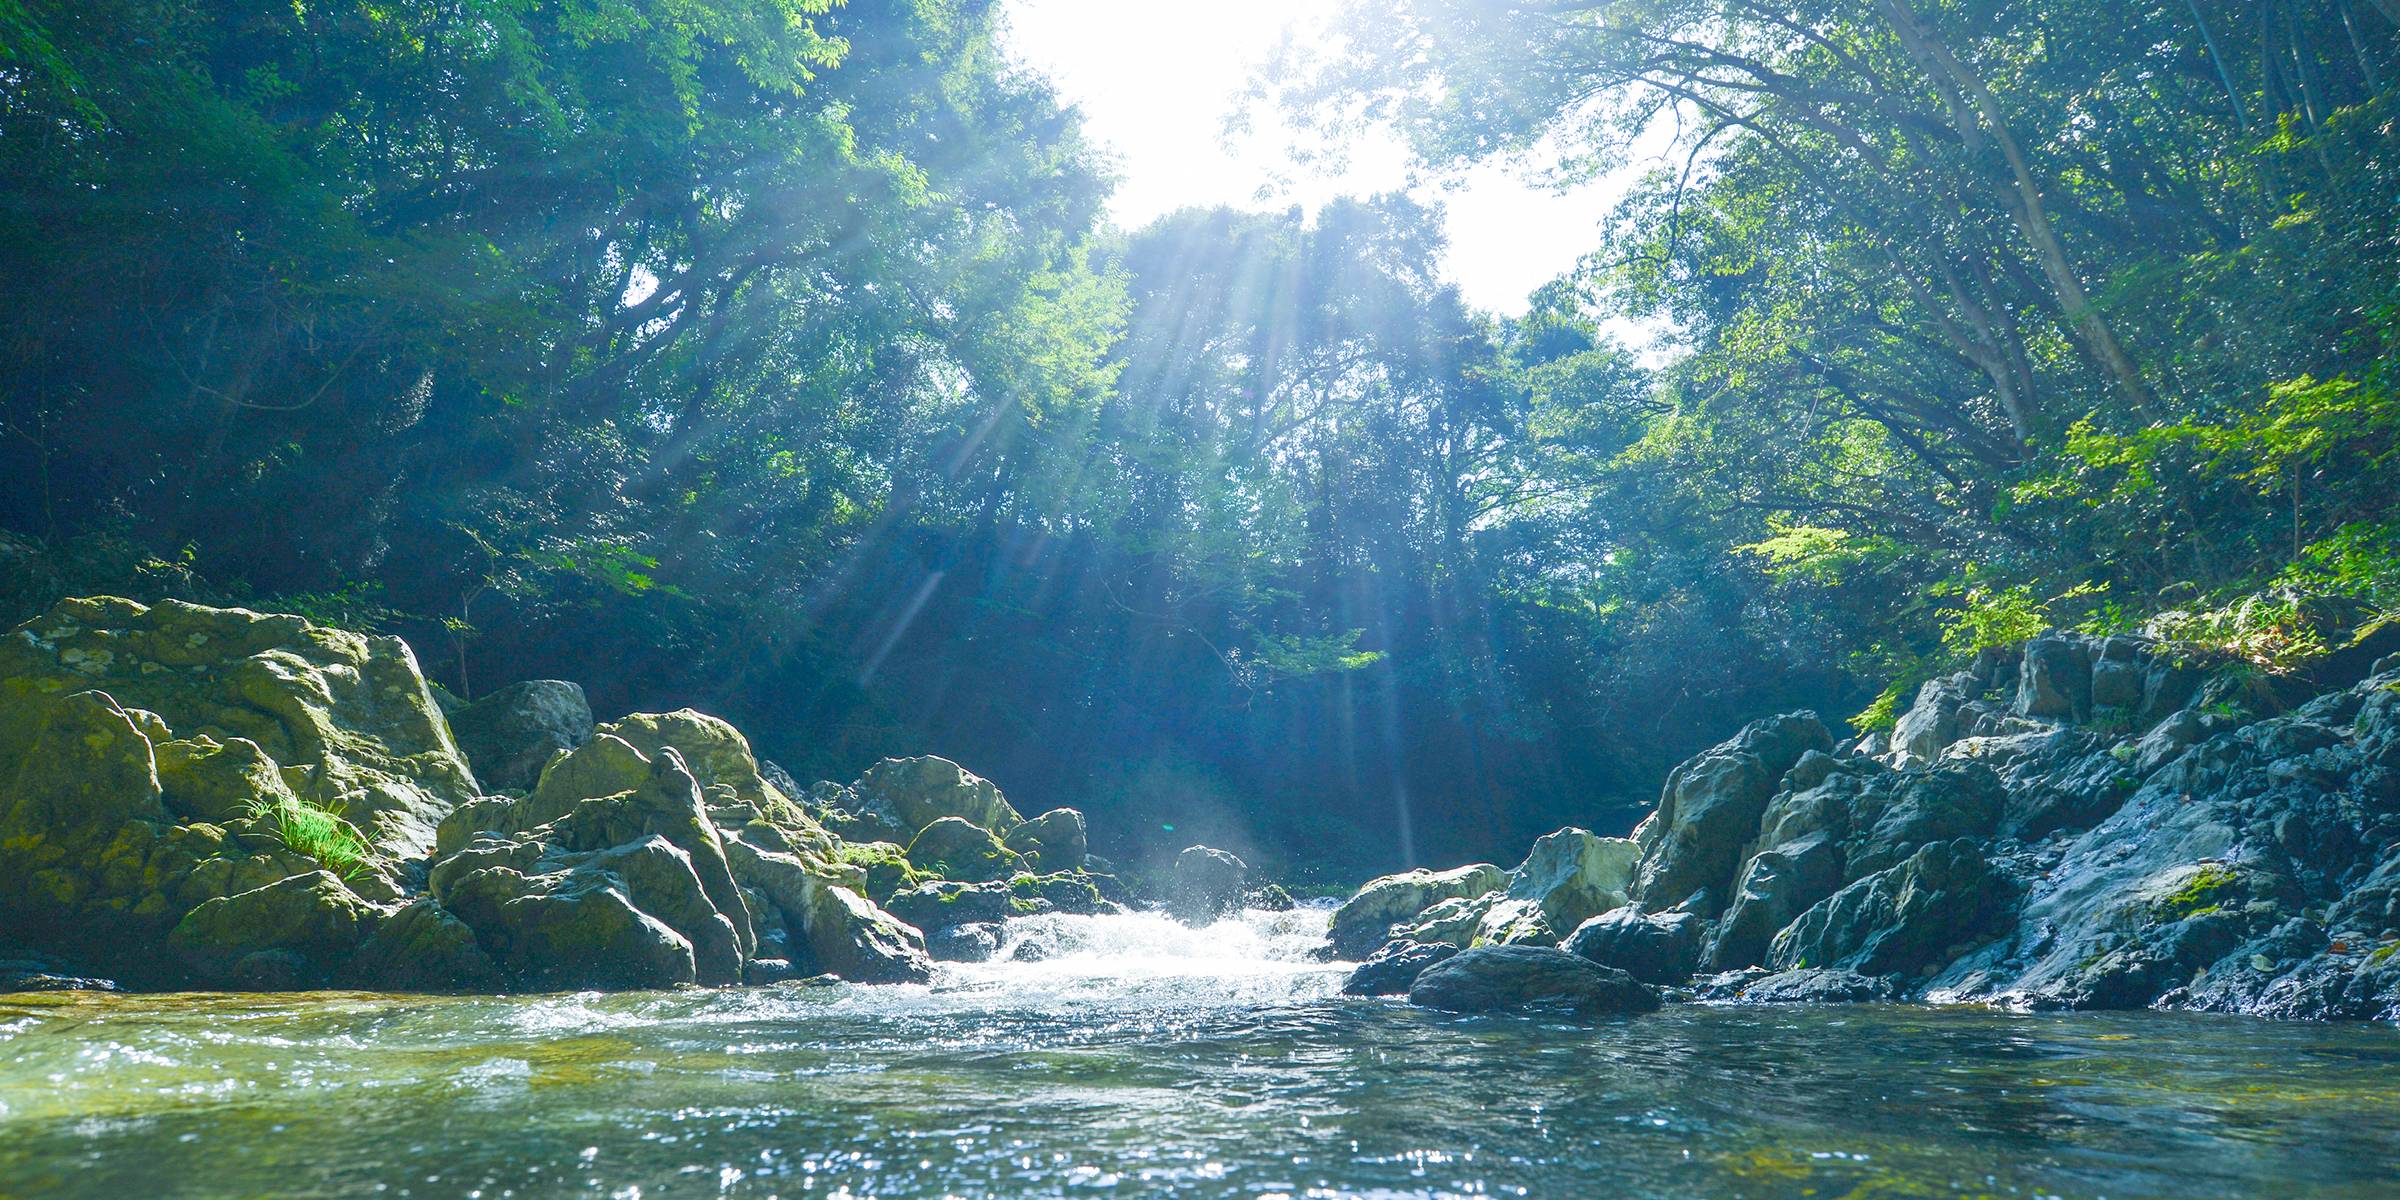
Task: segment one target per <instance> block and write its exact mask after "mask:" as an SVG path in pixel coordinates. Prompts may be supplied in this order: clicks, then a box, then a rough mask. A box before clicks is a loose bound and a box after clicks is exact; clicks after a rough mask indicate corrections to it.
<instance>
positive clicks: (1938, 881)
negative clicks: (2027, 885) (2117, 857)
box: [1767, 839, 2015, 975]
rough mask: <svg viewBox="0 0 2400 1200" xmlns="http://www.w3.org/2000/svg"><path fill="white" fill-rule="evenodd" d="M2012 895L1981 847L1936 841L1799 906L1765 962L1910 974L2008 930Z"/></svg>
mask: <svg viewBox="0 0 2400 1200" xmlns="http://www.w3.org/2000/svg"><path fill="white" fill-rule="evenodd" d="M2014 899H2015V888H2014V886H2013V885H2012V884H2011V883H2010V882H2009V880H2008V879H2007V877H2006V876H2004V875H2002V874H2001V873H2000V872H1998V871H1996V870H1994V869H1993V867H1992V866H1991V864H1990V863H1989V862H1987V861H1986V860H1985V858H1984V854H1983V850H1982V847H1980V846H1978V845H1977V844H1976V843H1974V842H1972V841H1968V840H1965V839H1960V840H1958V841H1951V842H1937V843H1935V844H1933V845H1930V846H1927V847H1925V848H1924V849H1922V850H1919V851H1917V852H1916V853H1915V854H1913V855H1911V856H1910V857H1909V858H1908V859H1907V860H1906V861H1904V862H1902V863H1900V864H1899V865H1898V866H1894V867H1891V868H1889V869H1887V870H1884V871H1880V872H1877V873H1876V874H1873V875H1870V876H1868V877H1866V878H1864V879H1861V880H1859V881H1858V882H1856V883H1853V884H1851V885H1849V886H1848V887H1845V888H1843V889H1842V890H1841V891H1838V892H1835V893H1834V894H1833V895H1832V896H1830V897H1828V898H1827V899H1825V900H1824V901H1822V902H1821V903H1819V904H1817V905H1816V906H1815V907H1813V908H1810V909H1809V910H1808V911H1807V912H1805V913H1803V914H1801V916H1800V919H1799V920H1796V921H1794V922H1792V924H1791V926H1790V927H1789V928H1787V929H1785V930H1784V931H1783V932H1781V933H1779V934H1777V935H1775V940H1774V943H1773V944H1772V945H1771V946H1770V947H1769V949H1768V956H1767V958H1768V965H1769V966H1771V967H1774V968H1775V969H1777V970H1788V969H1791V968H1795V967H1843V968H1848V969H1851V970H1855V971H1859V972H1862V973H1864V974H1870V975H1885V974H1913V973H1915V972H1918V971H1920V970H1922V969H1924V968H1926V967H1928V966H1932V965H1936V964H1939V963H1944V962H1948V961H1949V960H1950V957H1951V955H1950V954H1949V951H1950V950H1951V948H1953V947H1956V946H1959V945H1961V944H1963V943H1969V942H1973V941H1976V940H1978V939H1980V938H1983V937H1985V936H1987V935H1991V934H1995V933H1998V932H2000V931H2001V930H2003V929H2004V928H2005V927H2006V926H2007V924H2008V922H2009V920H2010V918H2011V916H2012V915H2013V913H2012V905H2013V901H2014Z"/></svg>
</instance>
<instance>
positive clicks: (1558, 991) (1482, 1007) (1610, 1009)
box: [1408, 946, 1659, 1017]
mask: <svg viewBox="0 0 2400 1200" xmlns="http://www.w3.org/2000/svg"><path fill="white" fill-rule="evenodd" d="M1408 1001H1409V1003H1411V1004H1415V1005H1418V1006H1420V1007H1423V1008H1438V1009H1441V1010H1443V1011H1446V1012H1461V1013H1482V1012H1509V1013H1553V1014H1560V1015H1567V1016H1579V1017H1591V1016H1602V1015H1607V1014H1612V1013H1643V1012H1653V1011H1656V1010H1657V1008H1658V1006H1659V994H1658V991H1657V990H1656V989H1654V988H1651V987H1649V986H1647V985H1645V984H1643V983H1641V982H1640V981H1638V980H1636V979H1635V978H1634V977H1633V976H1631V975H1628V974H1626V973H1625V972H1623V971H1619V970H1616V969H1614V968H1611V967H1603V966H1601V965H1599V964H1598V963H1595V962H1592V961H1591V960H1590V959H1587V958H1583V957H1581V956H1579V955H1574V954H1569V953H1567V952H1566V951H1564V950H1560V949H1557V948H1556V947H1551V946H1478V947H1476V948H1474V949H1471V950H1462V951H1459V952H1458V953H1457V954H1455V955H1452V956H1450V957H1448V958H1445V959H1443V960H1442V961H1440V962H1437V963H1434V964H1433V965H1431V966H1428V967H1426V968H1425V970H1424V971H1423V972H1422V973H1421V974H1419V975H1418V976H1417V977H1416V981H1415V982H1414V983H1412V984H1410V985H1409V989H1408Z"/></svg>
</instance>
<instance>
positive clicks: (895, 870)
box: [834, 842, 936, 904]
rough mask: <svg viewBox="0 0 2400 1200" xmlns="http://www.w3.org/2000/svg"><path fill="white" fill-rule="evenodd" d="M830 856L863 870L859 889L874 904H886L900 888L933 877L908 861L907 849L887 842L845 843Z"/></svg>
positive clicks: (903, 888)
mask: <svg viewBox="0 0 2400 1200" xmlns="http://www.w3.org/2000/svg"><path fill="white" fill-rule="evenodd" d="M834 859H835V861H836V862H838V863H840V864H842V865H845V866H852V867H857V868H859V869H860V871H861V872H863V875H862V877H861V889H860V890H862V891H863V892H864V893H865V894H866V897H867V899H869V900H873V901H874V902H875V903H877V904H888V903H889V902H890V901H891V898H892V897H893V896H895V895H897V894H899V893H900V892H901V891H903V890H905V889H908V888H912V887H915V886H916V885H918V884H920V883H924V882H926V881H927V880H930V879H933V878H936V877H935V876H933V875H930V874H927V873H925V872H923V871H920V870H918V869H917V868H916V867H915V866H914V865H912V864H911V863H910V862H909V861H908V851H906V850H903V849H901V848H900V847H899V846H897V845H895V844H893V843H891V842H845V843H843V844H842V845H841V847H840V848H839V849H837V850H836V851H835V852H834Z"/></svg>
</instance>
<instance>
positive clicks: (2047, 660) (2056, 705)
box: [2016, 634, 2092, 719]
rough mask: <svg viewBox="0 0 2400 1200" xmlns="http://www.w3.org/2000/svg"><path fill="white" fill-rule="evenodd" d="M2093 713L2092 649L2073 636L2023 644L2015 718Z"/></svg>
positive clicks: (2038, 639) (2058, 635)
mask: <svg viewBox="0 0 2400 1200" xmlns="http://www.w3.org/2000/svg"><path fill="white" fill-rule="evenodd" d="M2091 710H2092V647H2091V642H2090V640H2089V639H2087V638H2083V637H2079V636H2077V635H2074V634H2045V635H2043V636H2041V637H2037V638H2035V639H2033V640H2032V641H2030V642H2027V643H2025V660H2024V666H2023V668H2022V669H2021V670H2020V671H2019V672H2018V675H2017V703H2016V712H2017V715H2019V716H2023V717H2054V718H2060V719H2066V718H2079V717H2082V716H2084V715H2087V714H2089V713H2090V712H2091Z"/></svg>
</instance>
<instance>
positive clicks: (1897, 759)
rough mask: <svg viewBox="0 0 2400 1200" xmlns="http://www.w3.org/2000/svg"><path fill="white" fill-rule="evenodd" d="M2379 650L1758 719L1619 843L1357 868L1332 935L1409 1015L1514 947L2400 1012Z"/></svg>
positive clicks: (2056, 660)
mask: <svg viewBox="0 0 2400 1200" xmlns="http://www.w3.org/2000/svg"><path fill="white" fill-rule="evenodd" d="M2395 641H2400V628H2395V627H2394V626H2392V625H2390V624H2384V625H2380V626H2369V627H2367V628H2363V629H2356V630H2351V631H2346V632H2345V634H2344V635H2343V638H2342V643H2341V644H2342V648H2341V649H2340V650H2337V651H2336V652H2334V653H2333V654H2330V655H2328V656H2326V657H2325V658H2323V659H2322V660H2321V661H2320V662H2319V663H2318V664H2317V665H2316V667H2315V670H2314V673H2313V674H2311V675H2299V674H2287V675H2276V674H2271V673H2267V672H2262V671H2259V670H2255V669H2251V668H2250V667H2248V666H2247V665H2246V664H2243V663H2239V662H2218V663H2216V664H2214V665H2211V664H2209V663H2208V662H2207V661H2206V659H2205V658H2204V657H2202V656H2200V655H2198V654H2196V653H2195V652H2193V651H2191V650H2190V649H2189V648H2187V647H2180V646H2177V645H2175V644H2173V643H2170V642H2166V641H2163V640H2158V639H2151V638H2142V637H2110V638H2094V637H2086V636H2081V635H2076V634H2064V633H2059V634H2051V635H2047V636H2043V637H2039V638H2035V639H2033V640H2032V641H2030V642H2028V643H2026V644H2024V645H2022V646H2020V647H2015V648H2011V649H2010V650H2007V651H2004V652H2003V651H1995V652H1987V653H1985V654H1983V655H1982V656H1980V657H1979V658H1978V660H1977V661H1976V662H1975V664H1974V665H1973V666H1972V668H1971V669H1969V670H1966V671H1963V672H1959V673H1957V674H1954V675H1950V676H1945V677H1943V678H1939V679H1935V680H1932V681H1931V682H1928V683H1926V684H1925V685H1924V686H1923V688H1922V690H1921V691H1920V692H1919V693H1918V695H1917V698H1916V701H1915V703H1914V705H1913V706H1912V707H1911V708H1910V709H1909V710H1908V712H1907V713H1906V714H1905V715H1903V716H1902V717H1901V718H1900V719H1899V722H1898V725H1897V728H1896V729H1895V730H1894V732H1893V733H1892V735H1891V736H1888V737H1886V736H1881V735H1878V736H1874V737H1870V738H1866V739H1861V740H1853V741H1850V742H1847V743H1840V744H1837V741H1836V738H1835V737H1834V735H1833V733H1832V732H1831V731H1830V730H1829V729H1828V728H1827V727H1826V726H1825V724H1824V723H1823V722H1822V721H1820V720H1819V719H1818V718H1817V717H1816V716H1815V715H1814V714H1811V713H1806V712H1801V713H1792V714H1788V715H1785V716H1779V717H1774V718H1770V719H1767V720H1762V721H1758V722H1755V723H1753V724H1751V725H1750V726H1748V727H1746V728H1744V729H1743V730H1741V731H1740V733H1739V734H1737V735H1736V736H1734V737H1733V738H1731V739H1729V740H1727V741H1725V742H1724V743H1722V744H1720V745H1718V746H1716V747H1714V748H1712V749H1710V750H1708V751H1706V752H1704V753H1702V754H1700V755H1698V756H1696V757H1694V758H1692V759H1691V760H1689V761H1687V762H1685V763H1684V764H1683V765H1682V766H1680V767H1678V768H1677V769H1676V770H1675V771H1674V773H1673V774H1672V775H1671V776H1670V777H1669V778H1668V780H1667V782H1666V785H1665V787H1664V789H1663V791H1662V794H1661V796H1660V798H1659V804H1658V808H1657V810H1656V811H1655V812H1653V813H1652V814H1651V815H1650V816H1649V817H1648V818H1647V819H1645V820H1644V821H1642V823H1641V824H1640V826H1639V827H1637V828H1636V829H1635V830H1634V831H1633V836H1632V837H1630V838H1624V839H1611V838H1599V837H1595V836H1594V835H1592V834H1590V833H1587V832H1585V831H1582V830H1573V829H1570V830H1563V831H1561V832H1559V833H1557V834H1553V835H1551V836H1550V837H1549V838H1545V839H1543V841H1542V843H1541V844H1539V845H1537V846H1536V848H1535V850H1534V854H1533V855H1532V856H1531V857H1530V858H1528V860H1527V861H1526V863H1525V864H1524V865H1522V866H1520V867H1518V868H1517V869H1516V870H1514V871H1501V870H1500V869H1498V868H1497V867H1494V866H1491V865H1488V864H1476V865H1472V866H1464V867H1459V868H1456V869H1453V870H1448V871H1439V872H1436V871H1416V872H1411V873H1409V874H1405V875H1397V876H1391V877H1387V878H1384V879H1379V880H1376V881H1374V882H1373V883H1371V884H1369V885H1368V886H1367V887H1365V888H1364V889H1362V890H1361V891H1360V892H1359V893H1358V894H1357V896H1356V897H1354V898H1353V899H1351V900H1350V901H1349V902H1348V903H1347V904H1345V905H1344V906H1343V907H1342V908H1341V909H1340V910H1339V911H1338V912H1337V913H1336V914H1335V916H1334V920H1333V937H1334V941H1335V944H1336V946H1337V947H1339V948H1340V949H1342V950H1343V951H1344V952H1345V953H1348V954H1353V955H1358V954H1365V955H1367V956H1368V958H1367V961H1366V962H1365V963H1364V965H1362V966H1361V967H1360V968H1359V969H1358V971H1357V973H1356V975H1355V976H1354V977H1353V978H1352V980H1351V984H1350V989H1351V990H1352V991H1354V992H1362V993H1399V992H1409V993H1410V994H1411V995H1412V997H1413V998H1415V999H1417V1000H1419V1001H1420V1002H1428V1001H1432V1002H1439V1000H1440V999H1441V997H1442V996H1444V995H1450V994H1455V993H1456V992H1457V991H1458V989H1457V987H1456V984H1455V981H1452V980H1449V979H1448V978H1447V977H1446V976H1437V975H1436V974H1435V970H1433V969H1429V968H1436V964H1443V965H1444V966H1447V964H1449V963H1466V962H1467V961H1468V960H1469V959H1470V958H1471V957H1472V956H1475V955H1477V954H1479V953H1480V952H1481V948H1488V947H1498V946H1535V947H1556V948H1558V949H1556V950H1554V951H1552V953H1554V954H1557V955H1559V956H1561V957H1565V956H1574V957H1578V958H1581V959H1583V960H1586V961H1588V962H1590V963H1592V964H1595V965H1597V966H1601V967H1604V968H1614V969H1616V970H1618V971H1622V972H1624V973H1625V974H1626V975H1628V976H1630V977H1631V978H1633V979H1635V980H1638V981H1641V982H1643V983H1646V984H1649V985H1652V986H1656V987H1660V988H1663V989H1667V990H1668V992H1669V993H1670V994H1681V995H1684V996H1687V997H1691V998H1698V999H1714V1000H1730V1001H1746V1002H1799V1001H1857V1000H1879V999H1923V1000H1930V1001H1936V1002H1960V1001H1964V1002H1983V1003H1992V1004H1997V1005H2002V1006H2007V1007H2013V1008H2023V1009H2127V1008H2162V1009H2186V1010H2195V1011H2206V1012H2228V1013H2248V1014H2255V1015H2260V1016H2271V1017H2293V1018H2352V1019H2377V1020H2394V1019H2400V654H2394V653H2392V651H2393V650H2395V649H2400V646H2395V645H2394V644H2393V643H2394V642H2395ZM1567 846H1573V847H1576V848H1577V849H1576V850H1575V851H1574V852H1573V853H1572V855H1569V854H1567V853H1566V852H1565V850H1564V847H1567ZM1570 857H1571V858H1572V860H1573V867H1572V870H1571V871H1565V872H1562V870H1561V864H1562V862H1564V861H1565V860H1567V859H1568V858H1570ZM1462 952H1463V953H1462ZM1545 961H1547V962H1548V964H1549V965H1548V967H1547V968H1546V969H1548V970H1549V971H1551V972H1552V973H1554V974H1557V973H1559V968H1558V966H1557V963H1556V961H1555V960H1545ZM1436 969H1438V968H1436ZM1450 969H1451V970H1452V971H1455V969H1456V968H1450ZM1478 969H1479V970H1482V971H1484V972H1485V973H1487V974H1493V975H1495V976H1497V975H1501V974H1506V973H1514V974H1516V975H1523V974H1524V967H1523V965H1522V964H1517V965H1514V966H1510V965H1507V964H1504V963H1502V962H1500V961H1498V960H1493V961H1491V962H1489V963H1488V964H1487V965H1483V966H1480V967H1479V968H1478ZM1420 972H1422V974H1420ZM1435 985H1438V986H1435ZM1578 986H1584V987H1585V990H1589V987H1588V981H1587V984H1586V985H1578ZM1428 991H1431V992H1433V993H1434V995H1432V996H1431V997H1429V996H1428V995H1426V993H1427V992H1428ZM1580 994H1582V993H1581V992H1578V991H1576V990H1575V988H1573V987H1569V988H1565V989H1563V990H1562V989H1560V988H1557V987H1552V988H1550V990H1549V991H1547V992H1544V991H1542V990H1541V989H1540V988H1534V989H1533V990H1532V991H1530V992H1527V993H1526V995H1525V997H1524V998H1525V999H1527V1000H1529V1001H1530V1002H1533V1003H1536V1004H1543V1003H1553V1004H1563V1005H1564V1006H1566V1007H1575V1006H1576V1004H1575V1002H1574V999H1573V998H1574V996H1576V995H1580Z"/></svg>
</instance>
